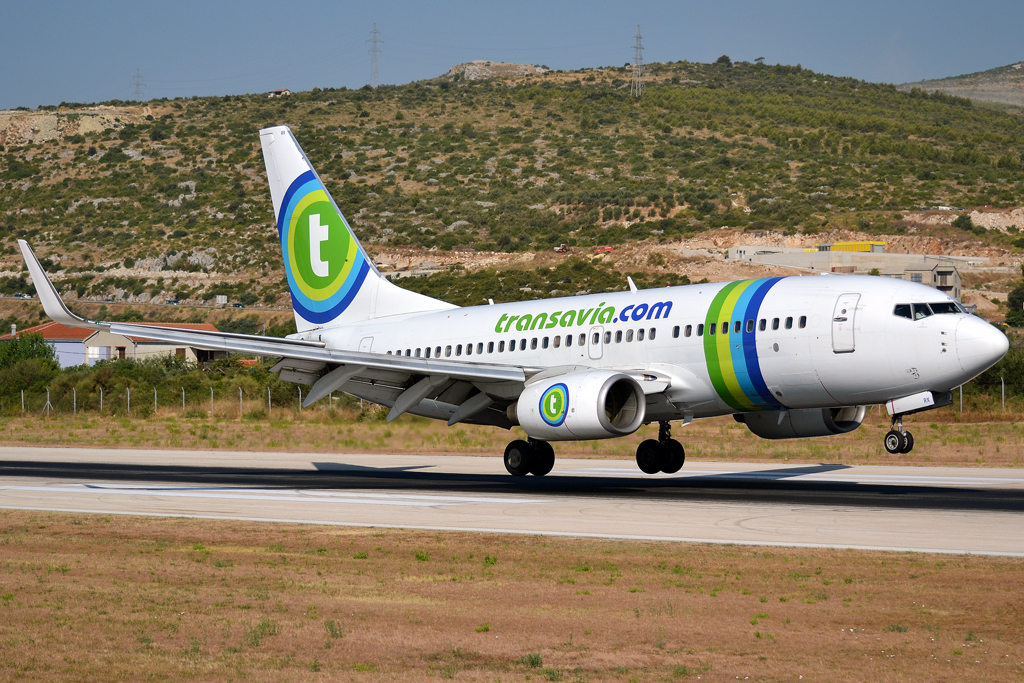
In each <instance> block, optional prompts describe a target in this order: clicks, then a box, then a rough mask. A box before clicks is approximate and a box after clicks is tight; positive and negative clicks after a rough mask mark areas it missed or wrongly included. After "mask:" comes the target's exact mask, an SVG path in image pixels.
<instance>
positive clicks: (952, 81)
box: [896, 62, 1024, 107]
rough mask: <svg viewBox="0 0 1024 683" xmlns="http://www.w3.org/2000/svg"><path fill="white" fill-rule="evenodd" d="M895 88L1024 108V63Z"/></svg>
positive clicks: (906, 84)
mask: <svg viewBox="0 0 1024 683" xmlns="http://www.w3.org/2000/svg"><path fill="white" fill-rule="evenodd" d="M896 87H897V88H898V89H899V90H901V91H903V92H911V91H912V90H913V89H914V88H918V89H920V90H924V91H925V92H928V93H933V92H936V91H938V92H943V93H946V94H947V95H954V96H956V97H966V98H968V99H971V100H979V101H982V102H999V103H1002V104H1011V105H1014V106H1017V107H1024V62H1019V63H1017V64H1010V65H1008V66H1000V67H997V68H995V69H989V70H988V71H979V72H977V73H973V74H964V75H963V76H950V77H949V78H938V79H935V80H931V81H917V82H916V83H903V84H902V85H898V86H896Z"/></svg>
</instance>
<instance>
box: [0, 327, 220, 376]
mask: <svg viewBox="0 0 1024 683" xmlns="http://www.w3.org/2000/svg"><path fill="white" fill-rule="evenodd" d="M132 324H133V325H161V326H164V327H176V328H178V329H182V330H205V331H208V332H216V331H217V328H216V327H214V326H213V325H211V324H210V323H135V322H133V323H132ZM28 333H34V334H40V335H42V337H43V340H44V341H47V342H49V343H51V344H53V348H54V350H55V351H56V352H57V361H58V362H59V363H60V366H61V367H62V368H69V367H73V366H76V365H86V364H88V365H95V364H96V363H97V362H98V361H101V360H110V359H113V358H134V359H136V360H143V359H145V358H152V357H154V356H167V355H173V356H175V357H177V358H181V359H184V360H190V361H192V362H193V363H201V362H205V361H208V360H213V359H214V358H223V357H225V356H226V355H227V354H226V353H225V352H224V351H207V350H205V349H196V348H193V347H191V346H178V345H175V344H168V343H166V342H160V341H155V340H153V339H147V338H146V337H129V336H126V335H121V334H113V333H111V332H109V331H106V330H88V329H83V328H80V327H68V326H67V325H62V324H60V323H56V322H52V321H51V322H48V323H43V324H42V325H36V326H35V327H30V328H28V329H27V330H22V331H20V332H17V333H16V334H28ZM10 338H11V335H9V334H5V335H3V336H2V337H0V342H2V341H5V340H9V339H10Z"/></svg>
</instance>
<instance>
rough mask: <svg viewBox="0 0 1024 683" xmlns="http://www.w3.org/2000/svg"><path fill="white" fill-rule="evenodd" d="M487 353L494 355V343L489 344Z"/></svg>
mask: <svg viewBox="0 0 1024 683" xmlns="http://www.w3.org/2000/svg"><path fill="white" fill-rule="evenodd" d="M487 353H494V342H487Z"/></svg>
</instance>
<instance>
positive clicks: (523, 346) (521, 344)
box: [519, 339, 526, 351]
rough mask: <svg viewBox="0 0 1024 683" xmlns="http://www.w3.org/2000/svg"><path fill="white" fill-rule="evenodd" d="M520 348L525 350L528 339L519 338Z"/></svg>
mask: <svg viewBox="0 0 1024 683" xmlns="http://www.w3.org/2000/svg"><path fill="white" fill-rule="evenodd" d="M519 350H520V351H525V350H526V340H525V339H520V340H519Z"/></svg>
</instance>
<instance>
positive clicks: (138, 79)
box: [132, 69, 146, 102]
mask: <svg viewBox="0 0 1024 683" xmlns="http://www.w3.org/2000/svg"><path fill="white" fill-rule="evenodd" d="M132 85H134V86H135V101H136V102H141V101H142V91H143V90H145V89H146V84H145V83H143V82H142V72H140V71H139V70H138V69H136V70H135V79H134V80H133V81H132Z"/></svg>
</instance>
